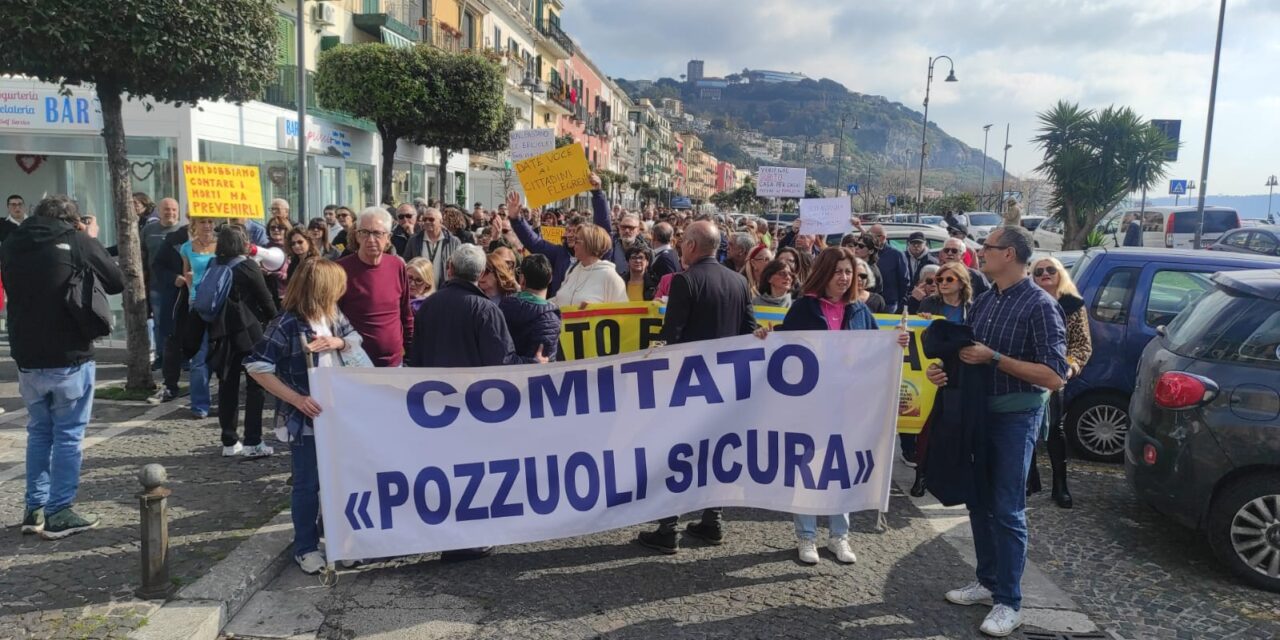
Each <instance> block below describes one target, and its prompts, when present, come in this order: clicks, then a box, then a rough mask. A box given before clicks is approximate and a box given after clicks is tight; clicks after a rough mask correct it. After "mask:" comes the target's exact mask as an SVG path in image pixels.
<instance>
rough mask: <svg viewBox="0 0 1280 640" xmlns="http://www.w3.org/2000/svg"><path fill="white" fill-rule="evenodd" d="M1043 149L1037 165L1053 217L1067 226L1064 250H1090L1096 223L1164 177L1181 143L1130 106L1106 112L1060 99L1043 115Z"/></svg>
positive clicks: (1040, 142) (1038, 140)
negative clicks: (1048, 190) (1049, 186)
mask: <svg viewBox="0 0 1280 640" xmlns="http://www.w3.org/2000/svg"><path fill="white" fill-rule="evenodd" d="M1038 117H1039V119H1040V124H1041V127H1040V135H1038V136H1036V137H1035V139H1034V142H1035V143H1036V144H1037V145H1039V146H1040V147H1041V148H1042V149H1044V162H1043V163H1041V164H1040V166H1039V167H1037V168H1036V169H1037V171H1040V172H1043V173H1044V174H1045V175H1046V176H1047V177H1048V179H1049V182H1050V184H1052V185H1053V198H1052V200H1051V202H1050V211H1051V213H1052V215H1054V216H1057V217H1059V218H1060V219H1061V220H1062V222H1063V233H1062V240H1063V248H1064V249H1079V248H1082V247H1084V246H1086V244H1087V241H1088V236H1089V232H1090V231H1092V230H1093V228H1094V226H1095V225H1097V223H1098V221H1099V220H1100V219H1101V218H1102V217H1103V216H1105V215H1106V214H1107V212H1109V211H1111V209H1113V208H1114V207H1116V206H1117V205H1118V204H1120V202H1121V201H1123V200H1124V198H1125V197H1126V196H1128V195H1129V194H1130V193H1132V192H1133V191H1136V190H1138V189H1143V188H1150V187H1152V186H1154V185H1155V184H1156V183H1157V182H1158V181H1160V180H1161V179H1162V178H1164V176H1165V172H1166V168H1167V164H1168V160H1167V159H1166V155H1165V154H1166V153H1168V152H1170V151H1173V150H1174V149H1175V148H1176V147H1177V143H1176V142H1174V141H1172V140H1170V139H1169V138H1168V137H1166V136H1165V135H1164V134H1163V133H1161V132H1160V130H1158V129H1156V128H1155V127H1154V126H1152V125H1151V124H1150V123H1149V122H1146V121H1144V120H1143V119H1142V118H1141V117H1140V116H1139V115H1138V114H1137V113H1135V112H1134V111H1133V110H1132V109H1130V108H1128V107H1119V108H1118V107H1107V108H1106V109H1103V110H1102V111H1097V112H1095V111H1093V110H1092V109H1081V108H1080V106H1079V105H1078V104H1071V103H1068V102H1066V101H1059V102H1058V104H1056V105H1054V106H1053V108H1051V109H1049V110H1048V111H1045V112H1043V113H1041V114H1039V116H1038Z"/></svg>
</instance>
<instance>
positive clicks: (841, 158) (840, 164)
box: [836, 111, 862, 193]
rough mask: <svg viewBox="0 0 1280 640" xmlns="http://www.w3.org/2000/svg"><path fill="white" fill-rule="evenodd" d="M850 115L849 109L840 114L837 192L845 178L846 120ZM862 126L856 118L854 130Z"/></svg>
mask: <svg viewBox="0 0 1280 640" xmlns="http://www.w3.org/2000/svg"><path fill="white" fill-rule="evenodd" d="M848 117H849V112H848V111H846V112H844V113H842V114H840V150H839V151H838V152H836V192H837V193H839V192H840V191H841V190H842V189H841V187H840V183H841V182H842V181H843V178H844V121H845V120H846V119H847V118H848ZM861 128H862V127H861V126H859V125H858V119H857V118H854V119H853V130H854V131H857V130H858V129H861Z"/></svg>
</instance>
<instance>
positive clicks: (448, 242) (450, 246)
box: [400, 229, 462, 288]
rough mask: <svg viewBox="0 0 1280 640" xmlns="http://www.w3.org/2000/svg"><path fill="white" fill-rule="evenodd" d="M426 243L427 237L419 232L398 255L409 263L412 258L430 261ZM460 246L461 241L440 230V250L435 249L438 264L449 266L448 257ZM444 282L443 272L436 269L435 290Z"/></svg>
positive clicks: (424, 233) (423, 232)
mask: <svg viewBox="0 0 1280 640" xmlns="http://www.w3.org/2000/svg"><path fill="white" fill-rule="evenodd" d="M426 241H427V236H426V232H425V231H419V232H417V233H415V234H413V237H412V238H409V244H408V246H406V247H405V251H404V253H402V254H400V255H401V256H403V257H404V261H405V262H409V261H410V260H412V259H414V258H426V259H428V260H430V259H431V256H430V255H428V253H427V247H426V244H425V243H426ZM461 246H462V241H461V240H459V239H458V238H457V236H454V235H453V234H451V233H449V232H448V231H447V230H445V229H441V230H440V248H439V249H437V251H439V252H440V264H442V265H447V264H449V256H452V255H453V252H454V251H456V250H457V249H458V247H461ZM444 281H445V270H444V269H437V273H436V288H440V287H441V286H443V285H444Z"/></svg>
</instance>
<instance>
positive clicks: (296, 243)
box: [289, 240, 307, 247]
mask: <svg viewBox="0 0 1280 640" xmlns="http://www.w3.org/2000/svg"><path fill="white" fill-rule="evenodd" d="M289 246H291V247H305V246H307V241H306V240H294V241H293V242H290V243H289Z"/></svg>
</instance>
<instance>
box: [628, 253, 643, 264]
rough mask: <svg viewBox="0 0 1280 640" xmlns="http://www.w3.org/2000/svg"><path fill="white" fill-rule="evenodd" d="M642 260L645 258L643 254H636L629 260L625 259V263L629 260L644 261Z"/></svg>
mask: <svg viewBox="0 0 1280 640" xmlns="http://www.w3.org/2000/svg"><path fill="white" fill-rule="evenodd" d="M644 259H645V258H644V254H643V253H636V254H632V256H631V257H630V258H627V261H628V262H629V261H631V260H644Z"/></svg>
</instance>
